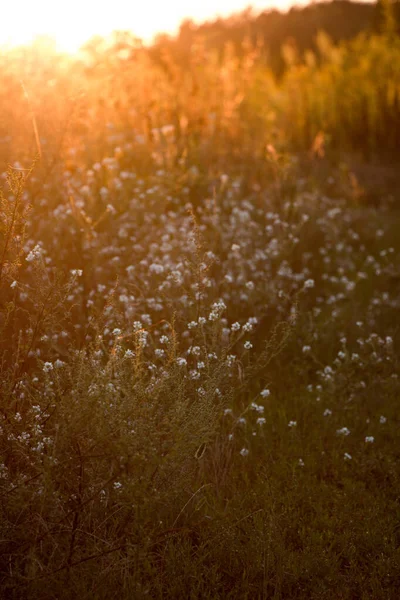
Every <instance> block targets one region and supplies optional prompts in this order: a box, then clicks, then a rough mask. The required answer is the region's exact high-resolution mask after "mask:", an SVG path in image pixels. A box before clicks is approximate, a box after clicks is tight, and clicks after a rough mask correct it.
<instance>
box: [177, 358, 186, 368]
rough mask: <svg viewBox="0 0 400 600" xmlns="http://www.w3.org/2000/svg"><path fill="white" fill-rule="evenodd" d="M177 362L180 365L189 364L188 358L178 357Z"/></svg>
mask: <svg viewBox="0 0 400 600" xmlns="http://www.w3.org/2000/svg"><path fill="white" fill-rule="evenodd" d="M176 364H177V365H179V366H180V367H184V366H186V365H187V360H186V358H182V357H179V358H177V359H176Z"/></svg>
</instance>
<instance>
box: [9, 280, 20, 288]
mask: <svg viewBox="0 0 400 600" xmlns="http://www.w3.org/2000/svg"><path fill="white" fill-rule="evenodd" d="M17 285H18V282H17V281H13V282H12V284H11V285H10V288H13V289H14V288H16V287H17Z"/></svg>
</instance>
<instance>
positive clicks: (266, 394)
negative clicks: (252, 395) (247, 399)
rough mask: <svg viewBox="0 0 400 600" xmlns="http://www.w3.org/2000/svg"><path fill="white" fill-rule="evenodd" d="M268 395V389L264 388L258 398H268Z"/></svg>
mask: <svg viewBox="0 0 400 600" xmlns="http://www.w3.org/2000/svg"><path fill="white" fill-rule="evenodd" d="M270 395H271V392H270V391H269V389H268V388H265V389H263V390H262V391H261V392H260V396H261V397H262V398H268V396H270Z"/></svg>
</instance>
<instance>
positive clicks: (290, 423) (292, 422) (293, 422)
mask: <svg viewBox="0 0 400 600" xmlns="http://www.w3.org/2000/svg"><path fill="white" fill-rule="evenodd" d="M296 425H297V421H289V423H288V427H296Z"/></svg>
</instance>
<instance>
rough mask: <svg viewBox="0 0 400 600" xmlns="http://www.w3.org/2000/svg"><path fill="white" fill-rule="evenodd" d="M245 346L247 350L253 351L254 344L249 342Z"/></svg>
mask: <svg viewBox="0 0 400 600" xmlns="http://www.w3.org/2000/svg"><path fill="white" fill-rule="evenodd" d="M243 346H244V348H245V349H246V350H251V349H252V347H253V344H252V343H251V342H249V341H247V342H245V343H244V344H243Z"/></svg>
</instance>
